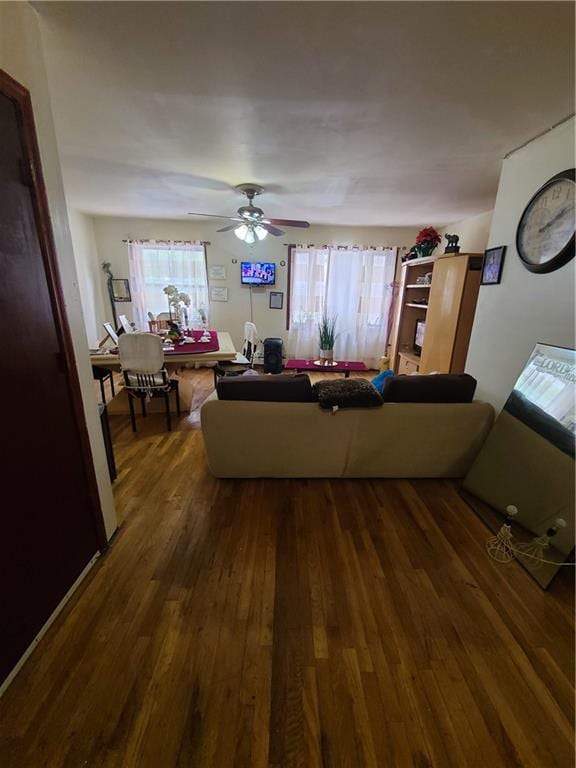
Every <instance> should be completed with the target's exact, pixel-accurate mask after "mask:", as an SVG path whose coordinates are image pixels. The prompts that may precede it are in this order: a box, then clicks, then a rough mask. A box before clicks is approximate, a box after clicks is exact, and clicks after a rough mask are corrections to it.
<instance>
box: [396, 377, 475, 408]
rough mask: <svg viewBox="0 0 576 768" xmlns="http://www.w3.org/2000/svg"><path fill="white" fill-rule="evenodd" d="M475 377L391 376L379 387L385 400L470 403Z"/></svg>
mask: <svg viewBox="0 0 576 768" xmlns="http://www.w3.org/2000/svg"><path fill="white" fill-rule="evenodd" d="M475 391H476V379H475V378H474V377H473V376H470V375H469V374H468V373H433V374H430V375H428V376H419V375H416V376H415V375H412V376H403V375H402V376H391V377H390V378H388V379H386V381H385V382H384V386H383V388H382V399H383V400H384V402H385V403H471V402H472V398H473V397H474V392H475Z"/></svg>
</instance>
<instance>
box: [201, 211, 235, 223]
mask: <svg viewBox="0 0 576 768" xmlns="http://www.w3.org/2000/svg"><path fill="white" fill-rule="evenodd" d="M187 215H188V216H209V217H210V218H211V219H228V220H229V221H243V219H239V218H238V216H218V215H217V214H215V213H196V212H194V211H188V214H187Z"/></svg>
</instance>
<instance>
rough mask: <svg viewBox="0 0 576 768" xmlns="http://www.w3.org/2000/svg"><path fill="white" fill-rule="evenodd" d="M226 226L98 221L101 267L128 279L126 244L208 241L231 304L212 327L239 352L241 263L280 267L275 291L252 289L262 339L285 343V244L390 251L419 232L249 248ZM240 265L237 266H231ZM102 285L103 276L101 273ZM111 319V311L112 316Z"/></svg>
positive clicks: (245, 308) (357, 234) (313, 236)
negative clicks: (272, 297)
mask: <svg viewBox="0 0 576 768" xmlns="http://www.w3.org/2000/svg"><path fill="white" fill-rule="evenodd" d="M224 224H225V222H222V225H220V224H218V223H214V222H203V221H192V220H190V221H181V220H167V219H159V220H154V219H123V218H110V217H95V218H94V232H95V235H96V244H97V247H98V258H99V260H100V261H104V260H106V261H110V263H111V265H112V272H113V273H114V277H118V278H124V277H129V266H128V249H127V246H126V244H125V243H123V242H122V240H123V239H126V238H128V237H132V238H150V239H173V240H178V239H182V240H185V239H189V240H207V241H210V243H211V245H209V246H208V249H207V253H208V265H211V264H223V265H224V266H225V267H226V270H227V276H226V277H227V279H226V280H222V281H220V280H219V281H214V282H213V285H218V286H227V287H228V297H229V298H228V302H227V303H219V302H212V303H211V304H210V324H211V325H212V326H213V327H214V328H216V329H220V330H227V331H230V332H231V333H232V338H233V340H234V343H235V344H236V346H237V347H238V348H240V346H241V343H242V331H243V325H244V322H245V321H246V320H249V319H250V289H249V288H248V287H246V286H241V285H240V261H242V260H244V261H250V260H252V259H253V260H255V261H258V260H260V261H273V262H275V263H276V285H275V286H274V288H253V289H252V303H253V321H254V323H256V327H257V328H258V333H259V334H260V336H261V338H265V337H266V336H280V337H281V338H283V339H284V340H285V341H286V338H287V332H286V288H287V276H288V269H287V267H282V266H280V262H281V261H286V262H287V259H288V248H287V247H286V245H285V244H286V243H290V242H302V241H303V242H306V243H315V244H318V245H320V244H327V245H347V244H357V245H385V246H407V247H409V246H411V245H412V244H413V243H414V241H415V238H416V234H417V232H418V228H417V227H397V228H392V227H364V228H361V227H320V226H317V227H311V228H310V229H307V230H297V229H293V230H287V231H286V235H285V236H283V237H278V238H276V237H271V236H269V237H267V238H266V240H264V241H263V242H260V243H257V244H255V245H254V246H247V245H245V244H244V243H243V242H241V241H240V240H238V238H237V237H235V235H234V233H233V232H226V233H220V234H218V233H217V232H216V230H217V229H218V227H219V226H223V225H224ZM232 259H237V260H238V263H237V264H232ZM100 281H101V285H103V284H104V275H103V273H101V278H100ZM270 290H275V291H282V292H283V293H284V309H283V310H282V311H280V310H274V309H269V306H268V304H269V296H268V294H269V291H270ZM122 311H123V312H124V311H125V313H126V314H127V315H128V317H129V318H130V319H132V310H131V304H123V305H122ZM107 312H108V314H110V311H109V310H107Z"/></svg>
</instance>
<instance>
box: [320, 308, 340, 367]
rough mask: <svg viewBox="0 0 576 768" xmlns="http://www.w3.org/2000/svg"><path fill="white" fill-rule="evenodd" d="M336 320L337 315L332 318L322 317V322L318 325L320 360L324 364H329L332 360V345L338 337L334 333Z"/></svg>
mask: <svg viewBox="0 0 576 768" xmlns="http://www.w3.org/2000/svg"><path fill="white" fill-rule="evenodd" d="M336 320H337V315H334V317H329V316H328V315H322V320H321V321H320V322H319V323H318V332H319V335H320V338H319V342H320V360H321V361H322V362H323V363H324V364H329V363H331V362H332V360H333V359H334V343H335V341H336V339H337V337H338V334H337V333H336Z"/></svg>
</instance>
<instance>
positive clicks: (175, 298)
mask: <svg viewBox="0 0 576 768" xmlns="http://www.w3.org/2000/svg"><path fill="white" fill-rule="evenodd" d="M163 290H164V293H165V294H166V296H167V298H168V310H169V312H170V319H172V320H176V321H180V322H182V323H183V324H184V325H186V326H187V325H188V307H189V306H190V304H191V299H190V296H189V295H188V294H187V293H182V292H181V291H179V290H178V288H176V286H175V285H167V286H166V287H165V288H164V289H163Z"/></svg>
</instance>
